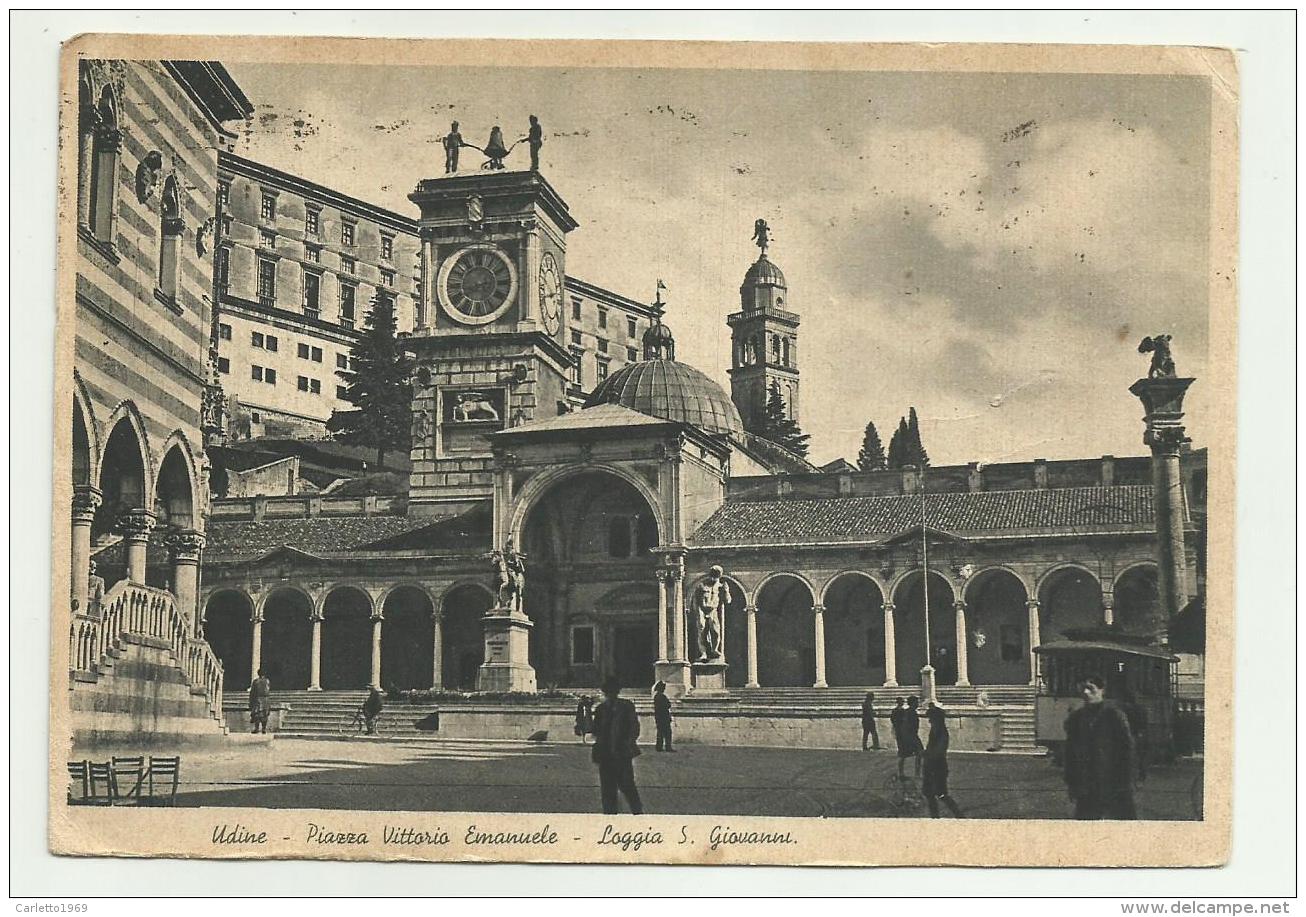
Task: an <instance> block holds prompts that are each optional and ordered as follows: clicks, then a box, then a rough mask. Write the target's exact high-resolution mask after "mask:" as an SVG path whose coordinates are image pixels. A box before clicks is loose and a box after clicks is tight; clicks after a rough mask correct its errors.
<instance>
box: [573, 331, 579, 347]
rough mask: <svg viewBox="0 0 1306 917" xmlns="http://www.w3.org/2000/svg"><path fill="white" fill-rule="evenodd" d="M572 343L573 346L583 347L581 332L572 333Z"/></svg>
mask: <svg viewBox="0 0 1306 917" xmlns="http://www.w3.org/2000/svg"><path fill="white" fill-rule="evenodd" d="M571 342H572V343H573V344H575V345H576V346H577V347H579V346H581V343H582V341H581V337H580V332H579V331H573V332H572V333H571Z"/></svg>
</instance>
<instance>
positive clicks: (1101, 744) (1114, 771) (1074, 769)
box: [1066, 676, 1138, 819]
mask: <svg viewBox="0 0 1306 917" xmlns="http://www.w3.org/2000/svg"><path fill="white" fill-rule="evenodd" d="M1080 692H1081V693H1082V694H1083V696H1084V706H1083V707H1080V708H1079V709H1078V710H1076V711H1074V712H1073V713H1071V714H1070V716H1069V718H1067V720H1066V786H1067V788H1068V789H1069V791H1070V798H1071V800H1073V801H1074V803H1075V818H1080V819H1097V818H1110V819H1135V818H1137V817H1138V813H1137V811H1136V810H1135V808H1134V736H1133V733H1132V732H1131V731H1130V728H1129V720H1128V719H1127V718H1126V717H1125V714H1124V712H1123V711H1122V710H1121V709H1120V708H1119V707H1117V706H1116V705H1115V704H1113V703H1111V702H1110V701H1108V700H1107V699H1106V682H1105V681H1104V680H1103V679H1102V678H1099V677H1097V676H1093V677H1091V678H1089V679H1087V680H1086V681H1085V682H1084V683H1083V685H1082V686H1081V688H1080Z"/></svg>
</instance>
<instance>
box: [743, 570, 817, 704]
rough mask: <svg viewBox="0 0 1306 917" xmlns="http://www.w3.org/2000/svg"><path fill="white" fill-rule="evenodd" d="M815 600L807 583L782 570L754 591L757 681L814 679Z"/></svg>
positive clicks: (778, 683) (780, 683) (774, 683)
mask: <svg viewBox="0 0 1306 917" xmlns="http://www.w3.org/2000/svg"><path fill="white" fill-rule="evenodd" d="M814 604H815V600H814V598H813V596H812V590H811V588H810V587H809V586H808V585H807V583H806V582H805V581H803V580H801V579H799V578H798V577H797V576H793V575H792V574H788V573H781V574H778V575H776V576H773V577H771V578H770V579H768V580H767V581H766V582H765V583H764V584H763V585H762V588H761V589H760V590H758V593H757V681H758V684H761V685H766V686H767V687H788V686H800V685H801V686H806V687H811V686H812V685H813V684H815V683H816V637H815V634H814V625H813V621H812V605H814Z"/></svg>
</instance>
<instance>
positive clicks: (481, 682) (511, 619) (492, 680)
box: [476, 608, 536, 694]
mask: <svg viewBox="0 0 1306 917" xmlns="http://www.w3.org/2000/svg"><path fill="white" fill-rule="evenodd" d="M532 627H534V624H532V623H531V619H530V618H528V617H526V616H525V615H524V614H522V613H521V612H518V611H513V610H512V609H509V608H491V609H490V610H489V611H488V612H486V613H485V617H483V618H481V628H482V629H483V631H484V633H485V661H484V662H483V663H481V668H480V671H479V672H478V673H477V675H476V690H477V691H524V692H527V693H530V694H534V693H535V690H536V689H535V670H534V669H533V668H531V664H530V634H531V628H532Z"/></svg>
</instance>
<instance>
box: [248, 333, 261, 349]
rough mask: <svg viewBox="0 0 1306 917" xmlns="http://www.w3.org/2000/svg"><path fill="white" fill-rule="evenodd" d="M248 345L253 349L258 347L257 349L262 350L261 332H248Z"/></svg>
mask: <svg viewBox="0 0 1306 917" xmlns="http://www.w3.org/2000/svg"><path fill="white" fill-rule="evenodd" d="M249 343H250V345H251V346H253V347H259V348H262V346H263V332H261V331H252V332H250V335H249Z"/></svg>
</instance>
